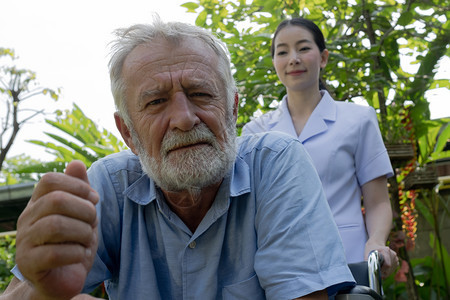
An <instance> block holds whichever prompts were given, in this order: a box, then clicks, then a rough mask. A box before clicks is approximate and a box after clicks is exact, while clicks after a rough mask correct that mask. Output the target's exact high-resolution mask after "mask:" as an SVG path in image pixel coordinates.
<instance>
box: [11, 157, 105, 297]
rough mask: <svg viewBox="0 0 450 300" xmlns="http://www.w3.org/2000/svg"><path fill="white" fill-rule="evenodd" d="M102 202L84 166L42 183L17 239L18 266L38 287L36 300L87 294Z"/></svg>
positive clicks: (23, 217)
mask: <svg viewBox="0 0 450 300" xmlns="http://www.w3.org/2000/svg"><path fill="white" fill-rule="evenodd" d="M98 200H99V197H98V194H97V193H96V192H95V191H94V190H93V189H92V188H91V187H90V185H89V181H88V178H87V174H86V167H85V165H84V164H83V163H81V162H80V161H73V162H71V163H70V164H69V165H68V166H67V169H66V172H65V174H61V173H49V174H46V175H44V176H43V177H42V179H41V180H40V182H39V183H38V184H37V186H36V188H35V190H34V192H33V195H32V197H31V200H30V201H29V203H28V205H27V207H26V208H25V210H24V211H23V213H22V214H21V216H20V217H19V220H18V223H17V239H16V243H17V250H16V263H17V265H18V267H19V270H20V271H21V273H22V274H23V275H24V276H25V278H26V279H27V280H28V284H31V286H32V292H31V298H33V299H34V298H36V299H70V298H72V297H74V296H76V295H78V294H79V293H80V292H81V290H82V288H83V285H84V282H85V280H86V276H87V274H88V272H89V270H90V268H91V267H92V264H93V261H94V257H95V253H96V251H97V244H98V241H97V215H96V211H95V204H96V203H97V202H98Z"/></svg>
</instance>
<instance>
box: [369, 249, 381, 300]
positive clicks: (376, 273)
mask: <svg viewBox="0 0 450 300" xmlns="http://www.w3.org/2000/svg"><path fill="white" fill-rule="evenodd" d="M383 262H384V258H383V255H381V253H378V251H377V250H373V251H371V252H370V253H369V257H368V259H367V265H368V267H369V270H368V271H369V272H368V273H369V287H370V288H371V289H372V290H374V291H375V292H377V293H378V294H380V295H383V285H382V281H381V265H382V264H383Z"/></svg>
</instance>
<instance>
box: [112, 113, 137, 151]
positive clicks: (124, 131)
mask: <svg viewBox="0 0 450 300" xmlns="http://www.w3.org/2000/svg"><path fill="white" fill-rule="evenodd" d="M114 120H115V121H116V127H117V129H118V130H119V132H120V135H121V136H122V138H123V140H124V141H125V144H127V146H128V147H129V148H130V149H131V151H133V153H134V154H136V155H137V151H136V147H135V146H134V143H133V138H132V137H131V132H130V130H129V129H128V126H127V125H126V124H125V121H124V120H123V119H122V118H121V117H120V116H119V114H118V113H117V112H115V113H114Z"/></svg>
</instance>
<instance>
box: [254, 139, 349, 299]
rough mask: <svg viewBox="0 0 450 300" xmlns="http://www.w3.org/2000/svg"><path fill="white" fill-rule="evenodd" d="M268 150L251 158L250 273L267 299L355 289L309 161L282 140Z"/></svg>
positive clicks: (298, 146) (302, 151) (298, 147)
mask: <svg viewBox="0 0 450 300" xmlns="http://www.w3.org/2000/svg"><path fill="white" fill-rule="evenodd" d="M273 136H274V135H273V134H272V135H269V134H267V135H266V136H265V139H268V140H269V139H271V137H273ZM269 144H270V145H273V146H269V147H267V146H264V147H257V148H258V150H257V151H255V153H253V158H254V161H255V165H254V168H253V174H254V176H253V180H254V182H253V184H254V185H255V186H256V187H257V191H256V195H255V197H256V199H257V200H256V201H257V213H256V218H255V226H256V230H257V235H258V250H257V253H256V256H255V271H256V273H257V275H258V277H259V279H260V283H261V286H262V287H263V288H264V289H265V291H266V296H267V298H268V299H289V298H290V299H292V298H295V297H300V296H304V295H307V294H310V293H312V292H314V291H319V290H323V289H328V293H329V294H330V295H333V294H335V293H336V292H337V291H338V290H340V289H341V288H344V287H346V286H352V285H354V280H353V277H352V275H351V273H350V271H349V269H348V267H347V263H346V259H345V255H344V248H343V246H342V242H341V239H340V236H339V233H338V230H337V227H336V225H335V223H334V221H333V216H332V214H331V211H330V208H329V206H328V203H327V201H326V199H325V195H324V192H323V189H322V186H321V183H320V180H319V177H318V175H317V172H316V170H315V168H314V167H313V165H312V162H311V159H310V157H309V155H308V154H307V152H306V151H305V149H304V148H303V146H302V145H301V143H300V142H299V141H298V140H296V139H292V138H290V137H288V136H287V135H285V138H283V139H280V140H278V141H276V142H274V143H272V142H271V141H269ZM258 162H260V163H258Z"/></svg>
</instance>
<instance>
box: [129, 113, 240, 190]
mask: <svg viewBox="0 0 450 300" xmlns="http://www.w3.org/2000/svg"><path fill="white" fill-rule="evenodd" d="M227 121H228V122H227V128H226V133H225V134H226V136H225V144H224V145H223V149H222V147H221V145H220V144H219V143H218V142H217V138H216V136H215V135H214V134H213V133H212V131H211V130H210V129H209V128H208V127H207V126H206V125H205V124H204V123H201V124H199V125H197V126H195V127H194V129H192V130H191V131H189V132H181V131H168V132H167V133H166V135H165V136H164V138H163V141H162V145H161V160H157V159H155V158H153V157H150V156H149V155H148V152H147V151H146V150H145V149H144V148H143V147H142V144H141V142H140V140H139V138H138V136H137V134H136V132H135V131H134V130H131V133H132V137H133V143H134V144H135V146H136V149H137V151H138V155H139V159H140V161H141V165H142V169H143V171H144V172H145V173H147V174H148V176H149V177H150V178H152V179H153V180H154V181H155V183H156V184H157V185H158V186H159V187H161V188H162V189H164V190H166V191H174V192H177V191H182V190H188V191H190V192H191V193H199V192H200V190H201V189H202V188H204V187H207V186H210V185H212V184H214V183H217V182H220V181H221V180H222V179H223V178H224V177H225V175H226V174H227V173H228V171H229V170H231V168H232V166H233V164H234V161H235V159H236V151H237V150H236V129H235V125H234V123H233V120H232V118H230V119H229V120H227ZM197 142H202V144H201V145H196V146H194V147H188V148H183V149H180V150H175V151H173V152H171V151H170V150H171V149H176V148H177V147H179V146H181V145H190V144H194V143H197Z"/></svg>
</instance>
